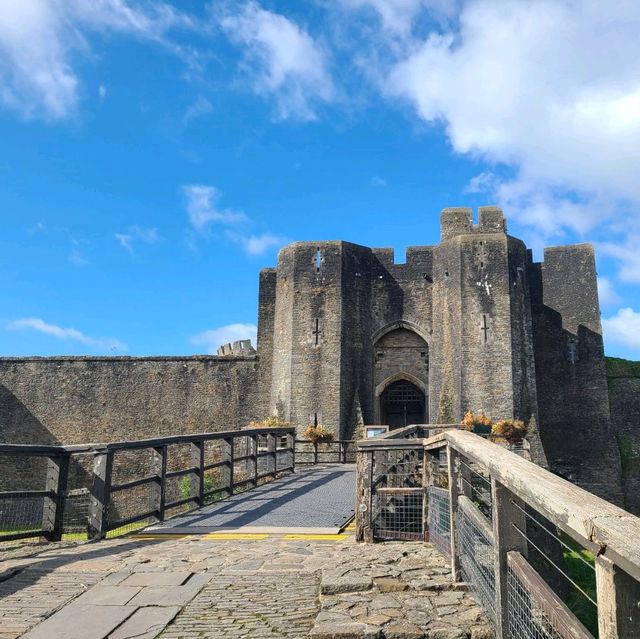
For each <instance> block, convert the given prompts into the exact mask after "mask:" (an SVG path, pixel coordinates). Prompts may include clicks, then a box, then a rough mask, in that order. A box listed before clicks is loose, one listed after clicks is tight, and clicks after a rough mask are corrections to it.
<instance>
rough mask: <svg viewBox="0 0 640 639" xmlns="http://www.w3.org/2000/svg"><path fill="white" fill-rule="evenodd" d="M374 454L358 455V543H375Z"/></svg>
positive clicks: (359, 452) (361, 452)
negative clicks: (373, 505)
mask: <svg viewBox="0 0 640 639" xmlns="http://www.w3.org/2000/svg"><path fill="white" fill-rule="evenodd" d="M372 483H373V452H369V451H361V450H359V451H357V453H356V541H363V542H365V543H368V544H370V543H373V508H372V502H373V499H372Z"/></svg>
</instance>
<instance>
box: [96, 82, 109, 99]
mask: <svg viewBox="0 0 640 639" xmlns="http://www.w3.org/2000/svg"><path fill="white" fill-rule="evenodd" d="M98 97H99V98H100V99H101V100H104V99H105V98H106V97H107V87H105V86H104V84H101V85H100V86H99V87H98Z"/></svg>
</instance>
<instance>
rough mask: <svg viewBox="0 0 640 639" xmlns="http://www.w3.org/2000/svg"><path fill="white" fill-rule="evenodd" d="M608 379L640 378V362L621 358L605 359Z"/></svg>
mask: <svg viewBox="0 0 640 639" xmlns="http://www.w3.org/2000/svg"><path fill="white" fill-rule="evenodd" d="M604 359H605V362H606V365H607V377H609V378H613V377H640V362H634V361H632V360H630V359H622V358H621V357H605V358H604Z"/></svg>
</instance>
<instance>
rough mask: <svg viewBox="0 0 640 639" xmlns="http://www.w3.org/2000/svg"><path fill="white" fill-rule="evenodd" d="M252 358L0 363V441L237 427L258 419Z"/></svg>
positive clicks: (101, 438)
mask: <svg viewBox="0 0 640 639" xmlns="http://www.w3.org/2000/svg"><path fill="white" fill-rule="evenodd" d="M257 386H258V384H257V358H256V357H251V358H241V357H237V358H236V357H234V358H225V357H214V356H211V357H208V356H202V357H201V356H196V357H139V358H133V357H51V358H3V359H0V441H3V442H11V443H21V442H22V443H24V442H28V443H31V444H58V443H60V444H75V443H84V442H89V441H90V442H106V441H111V442H113V441H122V440H135V439H146V438H150V437H156V436H162V435H176V434H183V433H197V432H207V431H222V430H232V429H236V428H240V427H242V426H244V425H246V424H247V423H248V422H249V421H250V420H252V419H257V418H260V417H262V413H263V411H262V408H261V406H260V402H259V394H258V388H257Z"/></svg>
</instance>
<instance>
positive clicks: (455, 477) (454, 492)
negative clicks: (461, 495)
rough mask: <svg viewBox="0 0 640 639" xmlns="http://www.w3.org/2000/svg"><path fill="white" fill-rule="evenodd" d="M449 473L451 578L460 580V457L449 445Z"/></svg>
mask: <svg viewBox="0 0 640 639" xmlns="http://www.w3.org/2000/svg"><path fill="white" fill-rule="evenodd" d="M447 473H448V476H449V521H450V523H451V531H450V539H451V578H452V579H453V581H460V556H459V555H458V520H457V516H458V484H459V481H460V458H459V455H458V453H457V451H455V450H454V449H453V448H451V446H447Z"/></svg>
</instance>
